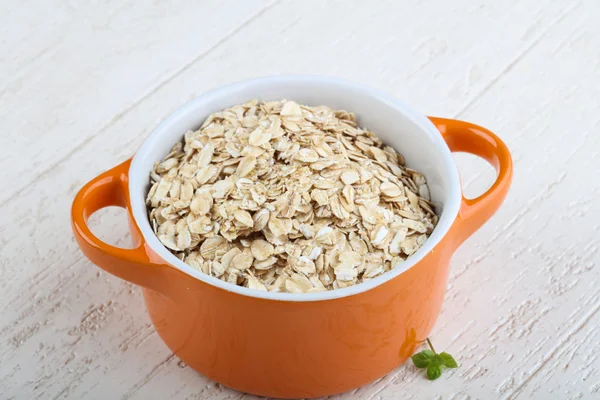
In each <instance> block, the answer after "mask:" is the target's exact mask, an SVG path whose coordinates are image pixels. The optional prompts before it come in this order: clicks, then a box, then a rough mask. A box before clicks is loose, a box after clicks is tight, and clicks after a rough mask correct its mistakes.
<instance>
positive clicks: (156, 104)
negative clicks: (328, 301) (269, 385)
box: [0, 0, 600, 400]
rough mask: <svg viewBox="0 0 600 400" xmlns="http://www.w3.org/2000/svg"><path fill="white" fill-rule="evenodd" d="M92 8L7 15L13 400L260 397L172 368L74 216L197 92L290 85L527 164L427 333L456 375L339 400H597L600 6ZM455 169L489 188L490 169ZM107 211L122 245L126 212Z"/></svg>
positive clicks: (6, 328)
mask: <svg viewBox="0 0 600 400" xmlns="http://www.w3.org/2000/svg"><path fill="white" fill-rule="evenodd" d="M83 3H84V2H64V1H42V0H38V1H34V0H29V1H16V0H15V1H13V0H9V1H6V2H2V4H1V5H0V31H1V33H2V39H1V40H0V43H1V47H0V49H1V51H0V76H2V81H1V82H0V121H1V122H0V126H1V127H2V133H1V134H0V135H1V140H2V142H1V144H2V146H1V147H0V149H1V150H0V151H1V156H2V157H0V171H2V177H3V179H2V181H3V185H2V190H1V191H0V254H1V258H0V261H1V269H0V272H1V274H0V305H1V306H2V313H1V314H0V341H1V342H0V360H1V361H2V362H1V363H0V398H2V399H12V398H14V399H33V398H39V399H63V398H68V399H78V398H89V399H106V398H122V399H242V398H253V396H249V395H244V394H241V393H237V392H234V391H231V390H229V389H226V388H223V387H221V386H220V385H218V384H215V383H214V382H211V381H210V380H208V379H207V378H204V377H202V376H200V375H198V374H196V373H195V372H194V371H192V370H191V369H190V368H188V367H186V366H185V365H183V364H182V363H181V362H179V360H178V359H177V357H175V356H173V355H172V354H171V352H170V351H169V350H168V349H167V348H166V347H165V346H164V345H163V344H162V342H161V341H160V339H159V338H158V336H157V335H156V334H155V333H154V330H153V328H152V326H151V324H150V321H149V319H148V317H147V315H146V314H145V310H144V305H143V301H142V299H141V295H140V290H139V289H138V288H137V287H134V286H132V285H130V284H128V283H125V282H123V281H120V280H119V279H117V278H115V277H113V276H110V275H108V274H106V273H104V272H103V271H101V270H100V269H98V268H96V267H95V266H93V265H91V264H90V262H89V261H87V259H85V258H84V257H83V256H82V254H81V253H80V252H79V251H78V248H77V246H76V245H75V243H74V240H73V237H72V234H71V230H70V223H69V207H70V204H71V200H72V198H73V196H74V194H75V193H76V191H77V190H78V189H79V188H80V187H81V186H82V185H83V184H84V183H85V182H86V181H88V180H89V179H91V178H93V177H94V176H95V175H97V174H98V173H100V172H102V171H103V170H105V169H108V168H109V167H111V166H113V165H115V164H117V163H118V162H120V161H122V160H124V159H125V158H127V157H129V156H130V155H131V154H133V153H134V152H135V150H136V148H137V146H138V145H139V144H140V142H141V141H142V140H143V138H144V137H145V136H146V134H147V133H148V132H149V131H150V130H151V129H152V127H153V126H154V125H155V124H156V123H157V122H158V121H159V120H160V119H162V118H163V117H165V116H166V115H167V114H168V113H170V112H171V111H173V110H174V109H175V108H177V107H179V106H180V105H181V104H182V103H184V102H185V101H187V100H188V99H190V98H192V97H194V96H196V95H198V94H200V93H202V92H204V91H206V90H208V89H211V88H215V87H217V86H219V85H222V84H224V83H228V82H232V81H237V80H241V79H245V78H248V77H254V76H264V75H271V74H281V73H292V72H296V73H317V74H324V75H332V76H339V77H344V78H348V79H352V80H355V81H359V82H362V83H365V84H368V85H371V86H374V87H377V88H380V89H383V90H385V91H387V92H389V93H392V94H394V95H395V96H397V97H399V98H402V99H404V100H405V101H407V102H409V103H411V104H412V105H414V106H415V107H416V108H417V109H420V110H421V111H423V112H424V113H426V114H430V115H438V116H446V117H451V118H461V119H465V120H469V121H473V122H476V123H479V124H481V125H484V126H486V127H488V128H490V129H492V130H494V131H495V132H497V133H498V134H499V135H500V136H501V137H502V138H503V139H504V140H505V141H506V142H507V144H508V145H509V147H510V148H511V150H512V152H513V157H514V161H515V179H514V184H513V188H512V191H511V192H510V195H509V197H508V199H507V201H506V203H505V205H504V206H503V207H502V208H501V210H500V211H499V212H498V214H497V215H496V216H495V217H494V218H493V219H492V220H491V221H490V222H489V223H488V224H487V225H485V226H484V227H483V228H482V229H481V230H480V231H479V232H477V233H476V234H475V236H473V237H472V238H471V239H470V240H469V241H467V242H466V243H465V244H464V246H463V247H462V248H461V249H460V250H459V251H458V252H457V253H456V255H455V257H454V259H453V262H452V272H451V278H450V282H449V287H448V292H447V296H446V297H447V298H446V302H445V305H444V309H443V312H442V314H441V316H440V318H439V320H438V323H437V325H436V327H435V330H434V332H433V340H434V343H435V344H436V347H438V348H439V349H446V350H448V351H449V352H451V353H453V354H455V355H456V357H457V358H458V361H459V363H460V364H461V367H460V368H459V369H457V370H455V371H448V372H446V373H444V375H443V377H442V378H441V379H439V380H438V381H436V382H433V383H432V382H429V381H427V380H426V379H424V377H423V375H422V373H421V372H420V371H417V370H416V369H415V368H414V367H413V366H412V365H410V363H406V364H405V365H402V366H400V367H398V368H397V369H396V370H395V371H393V372H392V373H390V374H389V375H388V376H386V377H384V378H383V379H381V380H380V381H378V382H376V383H373V384H371V385H369V386H366V387H362V388H359V389H357V390H356V391H355V392H353V393H349V394H345V395H340V396H335V397H334V398H336V399H344V400H345V399H350V398H352V399H355V398H356V399H369V400H371V399H398V398H407V399H421V398H427V399H430V398H444V399H447V398H449V399H469V398H473V399H491V398H501V399H515V398H519V399H525V398H536V399H537V398H539V399H566V398H586V399H594V398H596V399H598V398H600V361H599V359H598V353H599V352H600V333H599V325H600V312H599V310H600V285H599V284H600V278H599V276H600V270H599V268H600V265H599V264H600V254H599V252H598V250H599V247H600V207H599V203H600V178H598V175H599V173H600V154H599V153H600V135H599V134H598V132H599V130H600V113H599V111H598V110H599V107H600V52H599V49H600V25H599V24H598V21H600V2H598V1H597V0H588V1H585V0H583V1H560V0H555V1H552V0H509V1H504V2H488V1H473V0H454V1H442V0H437V1H418V0H413V1H395V2H391V1H390V2H379V1H376V2H366V1H364V2H363V1H353V2H349V1H346V2H341V1H340V2H322V1H316V0H311V1H303V2H299V1H291V0H263V1H259V0H256V1H244V2H234V1H227V2H223V1H220V2H219V1H203V2H199V1H162V2H154V4H150V2H144V1H142V2H135V1H130V0H128V1H114V2H94V3H93V4H92V5H86V6H83ZM357 111H359V110H357ZM457 158H458V161H459V166H460V169H461V173H462V175H463V184H464V186H465V191H466V193H468V194H471V195H476V194H478V193H480V192H482V191H483V190H485V189H486V187H487V186H488V185H489V184H490V183H491V182H492V180H493V177H494V175H493V172H492V170H491V168H489V167H487V166H485V164H484V163H483V162H481V161H480V160H474V159H472V158H465V157H457ZM99 214H100V215H95V216H94V217H93V219H94V221H95V224H94V227H95V232H97V233H98V235H99V236H101V237H103V238H105V239H106V240H107V241H111V242H112V243H116V244H119V245H121V246H127V243H128V234H127V229H126V224H125V222H124V219H123V214H122V213H121V212H114V211H107V212H101V213H99Z"/></svg>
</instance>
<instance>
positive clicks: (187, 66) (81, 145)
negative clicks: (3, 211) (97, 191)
mask: <svg viewBox="0 0 600 400" xmlns="http://www.w3.org/2000/svg"><path fill="white" fill-rule="evenodd" d="M279 1H280V0H275V1H273V2H272V3H269V4H267V5H266V6H264V7H263V8H261V9H260V10H259V11H257V12H255V13H254V14H252V15H251V16H250V17H249V18H248V19H246V20H244V21H243V22H242V23H241V24H240V25H238V26H237V27H235V28H234V29H233V30H232V31H231V32H229V33H228V34H227V35H225V36H223V37H222V38H221V39H219V40H218V41H217V42H216V43H214V44H213V45H212V46H210V47H209V48H208V49H206V50H205V51H203V52H202V53H200V54H199V55H198V56H196V57H195V58H193V59H192V60H191V61H189V62H188V63H186V64H185V65H184V66H183V67H181V68H179V69H178V70H177V71H175V72H174V73H172V74H171V75H169V76H168V77H167V78H165V79H164V80H162V81H161V82H160V83H159V84H158V85H156V86H155V87H153V88H152V89H151V90H150V91H148V92H146V93H145V94H144V95H142V96H141V97H139V98H138V99H137V100H135V101H134V102H133V103H131V104H130V105H129V106H127V107H125V109H124V110H123V111H121V112H119V113H117V115H115V116H114V117H112V118H111V119H110V120H109V121H108V122H107V123H106V124H104V125H103V126H102V127H101V128H100V129H99V130H98V131H97V132H96V133H95V134H94V135H91V136H90V137H91V138H93V137H95V136H97V135H98V134H100V133H102V132H104V131H105V130H106V129H108V128H109V127H110V126H111V125H113V124H114V123H115V122H117V121H118V120H120V119H121V118H123V117H124V116H125V115H126V114H128V113H129V112H130V111H131V110H133V109H134V108H136V107H137V106H138V105H139V104H140V103H142V102H143V101H144V100H145V99H147V98H148V97H149V96H151V95H153V94H154V93H156V92H157V91H158V90H160V89H161V88H163V87H164V86H165V85H166V84H168V83H169V82H171V81H172V80H173V79H175V78H176V77H177V76H178V75H180V74H181V73H183V72H185V71H187V70H188V69H190V68H191V67H192V66H193V65H194V64H196V63H197V62H198V61H200V60H202V59H203V58H204V57H206V56H207V55H209V54H210V53H212V52H213V51H214V50H216V49H217V48H218V47H219V46H220V45H222V44H223V43H225V42H227V41H228V40H229V39H231V38H232V37H234V36H235V35H236V34H237V33H238V32H240V31H241V30H242V29H243V28H244V27H245V26H246V25H248V24H250V23H251V22H252V21H254V20H256V19H257V18H259V17H260V16H262V15H263V14H264V13H265V12H267V11H268V10H269V9H270V8H272V7H273V6H275V5H276V4H277V3H279ZM91 142H92V140H84V141H83V142H81V143H79V144H78V145H76V146H75V147H74V148H72V149H71V150H69V152H67V154H65V155H64V156H63V157H61V158H59V159H58V160H57V161H55V162H54V163H52V164H50V165H49V166H48V167H47V168H45V169H44V170H42V171H41V172H40V173H39V174H37V175H36V176H34V177H33V178H32V179H31V180H30V181H29V182H27V183H26V184H25V186H24V187H22V188H21V189H19V190H17V191H16V192H15V193H13V194H11V195H10V196H9V197H7V198H6V200H4V201H3V202H2V203H0V208H2V207H4V206H5V205H6V204H7V203H8V202H10V200H12V199H14V198H16V197H18V196H19V195H20V194H21V193H22V192H23V191H25V189H27V188H28V187H29V186H30V185H31V184H32V183H33V182H35V181H36V180H38V179H39V178H41V177H43V176H45V175H46V174H48V173H49V172H50V171H52V170H53V169H54V168H56V167H57V166H58V165H60V164H62V163H63V162H65V161H66V160H67V159H69V158H70V157H71V156H72V155H73V154H75V153H76V152H78V151H79V150H81V149H82V148H84V147H86V145H87V144H89V143H91Z"/></svg>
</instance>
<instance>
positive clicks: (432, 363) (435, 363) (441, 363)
mask: <svg viewBox="0 0 600 400" xmlns="http://www.w3.org/2000/svg"><path fill="white" fill-rule="evenodd" d="M427 344H428V345H429V349H428V350H423V351H421V352H419V353H417V354H414V355H413V356H412V357H411V358H412V361H413V364H415V367H417V368H427V378H429V380H430V381H433V380H436V379H437V378H439V377H440V376H442V372H443V370H444V368H458V364H457V363H456V360H455V359H454V357H452V356H451V355H450V354H448V353H446V352H441V353H440V354H438V353H436V352H435V348H434V347H433V344H431V340H429V338H427Z"/></svg>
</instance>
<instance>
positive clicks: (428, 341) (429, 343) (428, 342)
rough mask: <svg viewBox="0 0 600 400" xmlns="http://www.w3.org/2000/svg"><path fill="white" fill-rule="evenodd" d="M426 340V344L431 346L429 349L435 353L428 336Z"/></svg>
mask: <svg viewBox="0 0 600 400" xmlns="http://www.w3.org/2000/svg"><path fill="white" fill-rule="evenodd" d="M426 340H427V344H428V345H429V347H430V348H431V351H433V352H434V353H435V354H437V353H436V352H435V349H434V348H433V345H432V344H431V340H429V338H427V339H426Z"/></svg>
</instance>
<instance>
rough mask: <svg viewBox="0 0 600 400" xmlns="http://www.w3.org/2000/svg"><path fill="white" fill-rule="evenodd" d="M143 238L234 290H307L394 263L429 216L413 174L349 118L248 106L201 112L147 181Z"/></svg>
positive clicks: (428, 225)
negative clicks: (149, 232)
mask: <svg viewBox="0 0 600 400" xmlns="http://www.w3.org/2000/svg"><path fill="white" fill-rule="evenodd" d="M150 179H151V183H152V187H151V189H150V191H149V193H148V199H147V206H148V211H149V215H150V220H151V222H152V227H153V229H154V232H155V233H156V235H157V236H158V238H159V239H160V241H161V242H162V243H163V244H164V245H165V246H166V247H167V248H168V249H170V250H171V252H172V253H173V254H175V255H176V256H177V257H178V258H179V259H181V260H183V261H184V262H185V263H187V264H189V265H190V266H192V267H194V268H196V269H198V270H200V271H202V272H203V273H205V274H209V275H212V276H214V277H217V278H219V279H222V280H224V281H227V282H229V283H232V284H234V285H240V286H245V287H249V288H252V289H257V290H266V291H272V292H292V293H305V292H306V293H308V292H316V291H324V290H331V289H338V288H344V287H348V286H351V285H355V284H357V283H360V282H364V281H367V280H369V279H371V278H374V277H376V276H378V275H381V274H383V273H384V272H386V271H389V270H391V269H392V268H394V267H396V265H398V264H399V263H401V262H402V261H404V260H405V259H406V258H407V257H409V256H410V255H412V254H413V253H414V252H415V251H417V249H419V248H420V247H421V246H422V245H423V243H424V242H425V240H427V237H428V235H429V234H430V233H431V232H432V230H433V228H434V226H435V224H436V223H437V220H438V217H437V215H436V214H435V212H434V209H433V207H432V204H431V202H430V201H429V200H430V199H429V190H428V187H427V184H426V180H425V177H424V176H423V175H421V174H420V173H418V172H417V171H415V170H412V169H410V168H407V167H405V166H404V158H403V157H402V156H401V155H400V154H397V153H396V152H395V151H394V149H392V148H391V147H389V146H385V145H384V144H383V143H382V142H381V141H380V140H379V139H378V138H377V136H375V135H374V134H373V133H372V132H369V131H368V130H366V129H363V128H360V127H358V126H357V123H356V118H355V116H354V114H352V113H349V112H346V111H335V110H332V109H330V108H328V107H324V106H319V107H307V106H302V105H298V104H297V103H295V102H293V101H269V102H261V103H259V102H258V101H256V100H253V101H250V102H248V103H246V104H243V105H237V106H235V107H231V108H229V109H227V110H224V111H222V112H218V113H215V114H212V115H210V116H209V117H208V118H207V119H206V121H205V122H204V124H203V125H202V127H201V128H200V129H198V130H197V131H194V132H191V131H190V132H187V133H186V134H185V143H177V144H176V145H175V146H174V147H173V149H172V150H171V152H170V153H169V154H168V155H167V157H166V158H165V160H164V161H162V162H157V163H156V164H155V166H154V169H153V171H152V173H151V174H150Z"/></svg>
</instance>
